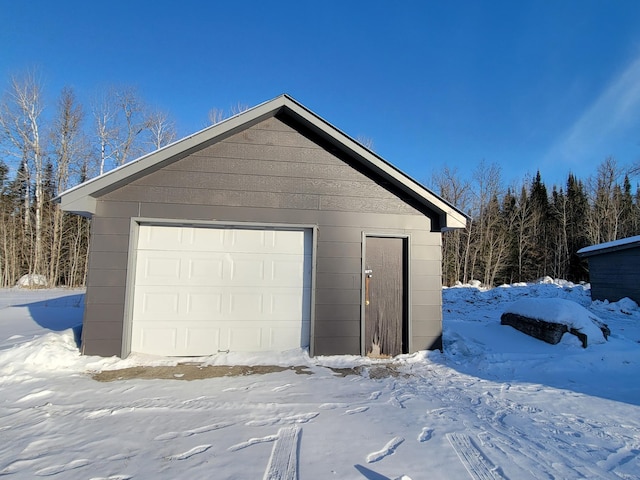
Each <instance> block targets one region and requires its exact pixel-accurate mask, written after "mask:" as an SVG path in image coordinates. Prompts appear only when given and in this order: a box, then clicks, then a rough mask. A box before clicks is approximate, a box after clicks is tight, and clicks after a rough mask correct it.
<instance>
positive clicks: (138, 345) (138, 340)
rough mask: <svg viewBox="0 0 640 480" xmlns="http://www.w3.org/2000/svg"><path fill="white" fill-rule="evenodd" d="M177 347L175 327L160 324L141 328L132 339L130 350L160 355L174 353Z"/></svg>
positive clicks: (176, 330)
mask: <svg viewBox="0 0 640 480" xmlns="http://www.w3.org/2000/svg"><path fill="white" fill-rule="evenodd" d="M177 347H178V329H177V328H176V327H175V326H170V325H166V326H163V325H162V324H159V325H156V326H154V327H148V328H141V329H139V331H138V332H137V335H134V337H133V338H132V350H134V351H138V352H144V353H149V354H151V355H162V354H163V353H162V352H166V351H176V349H177Z"/></svg>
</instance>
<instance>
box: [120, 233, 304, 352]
mask: <svg viewBox="0 0 640 480" xmlns="http://www.w3.org/2000/svg"><path fill="white" fill-rule="evenodd" d="M178 231H179V232H178ZM139 239H140V242H139V247H138V252H137V266H136V275H135V286H134V302H133V303H134V306H133V320H132V322H133V325H132V351H139V352H143V353H154V354H162V355H186V356H188V355H191V356H193V355H198V356H199V355H208V354H213V353H216V352H217V351H218V350H227V349H230V350H236V351H259V350H282V349H290V348H297V347H300V346H306V345H308V343H309V319H310V316H311V300H310V299H311V289H310V286H311V233H310V231H302V230H292V231H285V230H263V231H260V230H246V229H233V228H232V229H222V228H189V227H176V226H141V227H140V235H139ZM278 332H281V333H278ZM156 344H157V345H156Z"/></svg>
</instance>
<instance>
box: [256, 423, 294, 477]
mask: <svg viewBox="0 0 640 480" xmlns="http://www.w3.org/2000/svg"><path fill="white" fill-rule="evenodd" d="M300 432H301V429H300V427H297V426H296V427H286V428H281V429H280V430H279V431H278V439H277V440H276V443H275V444H274V445H273V450H272V451H271V457H270V458H269V465H267V470H266V471H265V473H264V480H297V479H298V443H299V441H300Z"/></svg>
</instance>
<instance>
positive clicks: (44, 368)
mask: <svg viewBox="0 0 640 480" xmlns="http://www.w3.org/2000/svg"><path fill="white" fill-rule="evenodd" d="M443 297H444V330H445V334H444V345H445V353H444V354H441V353H439V352H429V353H425V352H422V353H419V354H415V355H408V356H403V357H401V358H397V359H395V360H394V361H393V362H391V363H390V362H387V363H385V362H380V361H378V362H374V361H371V360H367V359H361V358H359V357H321V358H315V359H309V358H308V357H307V356H305V355H304V354H303V353H301V352H287V353H285V354H280V355H266V356H262V357H257V356H250V355H240V354H235V355H232V354H230V355H223V356H221V357H216V358H211V359H207V361H208V363H212V364H225V363H236V364H255V363H262V364H278V365H299V366H306V371H308V372H311V374H297V373H296V372H295V371H294V370H285V371H282V372H279V373H269V374H266V375H249V376H238V377H221V378H210V379H205V380H194V381H183V380H179V379H176V380H122V381H114V382H109V383H101V382H97V381H96V380H93V379H92V378H91V372H95V371H99V370H105V369H115V368H121V367H128V366H132V365H140V364H148V365H167V364H171V363H172V362H174V360H171V359H158V358H142V357H133V358H129V359H127V360H118V359H114V358H112V359H103V358H99V357H83V356H80V355H79V353H78V349H77V346H76V343H75V340H74V331H73V330H71V329H70V327H73V326H75V325H76V324H78V323H79V322H80V321H81V317H82V300H83V296H82V291H69V290H40V291H21V290H15V289H11V290H3V291H0V439H1V440H2V441H1V442H0V476H3V475H6V476H7V478H16V479H18V478H21V479H22V478H38V477H51V478H64V479H111V480H116V479H119V480H122V479H154V480H155V479H183V478H185V479H211V478H216V479H260V478H300V479H329V478H336V479H369V480H384V479H397V478H404V479H405V480H406V479H412V480H419V479H423V478H430V479H435V478H446V479H496V478H498V479H500V478H505V479H506V478H508V479H544V478H547V479H574V478H603V479H609V478H611V479H620V478H623V479H631V478H640V382H639V381H638V379H639V378H640V309H639V308H638V306H637V305H635V304H634V303H633V302H631V301H628V300H623V301H620V302H617V303H612V304H606V303H602V302H594V303H592V302H591V301H590V297H589V290H588V289H585V287H583V286H579V285H578V286H575V285H572V284H569V283H566V282H555V283H551V284H542V283H541V284H529V285H523V284H521V285H513V286H508V287H507V286H505V287H500V288H495V289H492V290H483V289H479V288H474V287H469V286H462V287H458V288H449V289H444V290H443ZM523 297H527V298H563V299H568V300H572V301H574V302H577V303H578V304H580V305H582V306H584V307H586V308H588V309H589V310H590V311H591V312H593V313H594V314H595V315H597V316H598V317H599V318H600V319H602V320H603V321H605V322H606V323H608V325H609V327H610V329H611V336H610V337H609V340H608V341H607V342H606V343H604V344H597V345H590V346H589V348H587V349H583V348H582V347H581V344H580V341H579V340H578V339H577V338H576V337H574V336H572V335H565V336H564V338H563V340H562V341H561V342H560V343H559V344H558V345H548V344H546V343H543V342H541V341H539V340H536V339H533V338H530V337H527V336H526V335H524V334H522V333H520V332H518V331H517V330H515V329H513V328H511V327H508V326H502V325H500V315H501V313H502V312H503V311H504V309H505V308H506V307H507V306H508V305H509V304H511V302H514V301H516V300H518V299H520V298H523ZM327 367H333V370H332V369H330V368H327ZM354 372H358V374H353V373H354Z"/></svg>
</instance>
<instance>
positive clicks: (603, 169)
mask: <svg viewBox="0 0 640 480" xmlns="http://www.w3.org/2000/svg"><path fill="white" fill-rule="evenodd" d="M631 173H633V170H632V169H628V168H623V167H622V166H620V165H619V164H618V162H617V161H616V160H615V159H613V158H606V159H605V160H603V162H602V163H601V164H600V165H599V166H598V168H597V172H596V173H595V174H594V175H592V176H591V177H589V178H588V179H586V180H581V179H579V178H577V177H576V176H575V175H573V174H569V175H568V176H567V180H566V183H565V184H564V185H561V186H556V185H553V186H552V187H551V189H549V188H548V187H547V186H546V185H545V183H544V182H543V180H542V176H541V175H540V172H539V171H538V172H537V174H536V175H535V176H534V177H533V178H526V179H525V180H524V181H523V182H522V183H521V184H520V185H519V186H510V187H507V188H505V187H504V186H503V184H502V181H501V172H500V169H499V167H498V166H496V165H487V164H486V163H485V162H481V163H480V164H479V165H478V167H477V168H476V170H475V171H474V172H473V174H472V176H471V178H462V177H461V176H460V175H459V174H458V173H457V171H455V170H452V169H449V168H446V167H445V168H444V169H443V170H442V171H440V172H437V173H434V175H433V176H432V181H431V183H432V188H434V189H435V190H436V191H437V192H438V193H439V194H440V195H441V196H442V197H443V198H445V199H446V200H448V201H449V202H451V203H452V204H454V205H456V206H457V207H458V208H460V209H462V210H463V211H465V212H468V213H469V214H470V215H471V217H472V218H471V220H470V221H469V223H468V225H467V228H466V229H464V230H455V231H450V232H445V233H444V235H443V264H442V273H443V282H444V284H445V285H453V284H455V283H456V282H462V283H467V282H469V281H471V280H477V281H480V282H481V283H483V284H485V285H487V286H495V285H499V284H503V283H514V282H526V281H533V280H536V279H539V278H542V277H545V276H550V277H553V278H563V279H567V280H570V281H573V282H581V281H588V280H589V272H588V265H587V262H586V261H585V260H583V259H580V258H579V257H578V255H577V254H576V252H577V251H578V250H579V249H581V248H582V247H585V246H588V245H593V244H598V243H603V242H608V241H613V240H618V239H620V238H625V237H629V236H634V235H638V234H640V187H638V185H636V186H635V188H634V187H633V186H632V184H631V180H630V175H631Z"/></svg>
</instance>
